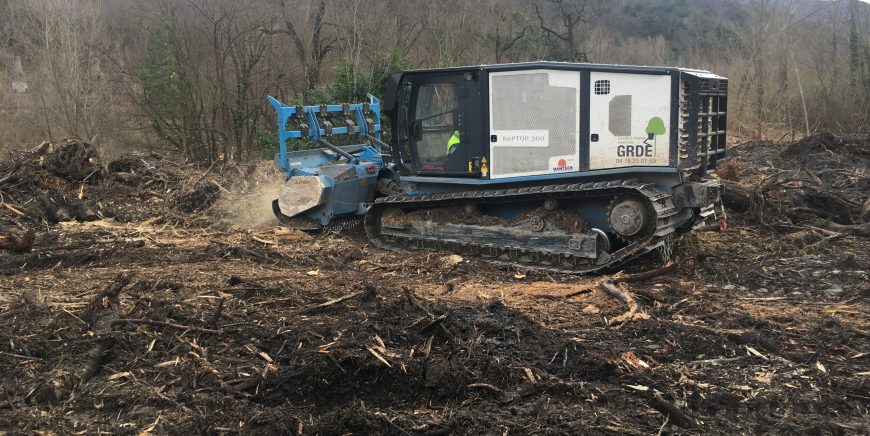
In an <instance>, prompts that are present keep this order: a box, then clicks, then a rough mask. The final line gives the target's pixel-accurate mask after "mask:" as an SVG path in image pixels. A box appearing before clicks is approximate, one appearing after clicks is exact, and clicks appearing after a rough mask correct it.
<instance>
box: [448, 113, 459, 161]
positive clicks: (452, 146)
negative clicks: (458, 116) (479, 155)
mask: <svg viewBox="0 0 870 436" xmlns="http://www.w3.org/2000/svg"><path fill="white" fill-rule="evenodd" d="M447 130H448V131H450V130H453V114H452V113H450V114H448V117H447ZM459 142H460V141H459V130H453V134H451V135H450V139H448V140H447V154H451V153H453V152H454V151H456V149H457V148H459Z"/></svg>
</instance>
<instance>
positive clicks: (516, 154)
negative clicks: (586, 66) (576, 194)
mask: <svg viewBox="0 0 870 436" xmlns="http://www.w3.org/2000/svg"><path fill="white" fill-rule="evenodd" d="M579 87H580V73H579V72H577V71H557V70H530V71H511V72H499V73H492V74H490V88H489V89H490V133H491V135H492V136H491V140H493V141H492V142H491V144H490V146H491V148H490V150H491V157H492V163H491V177H492V178H500V177H513V176H521V175H533V174H550V173H555V172H565V171H577V170H578V163H577V161H578V158H579V141H578V134H579V113H578V106H579Z"/></svg>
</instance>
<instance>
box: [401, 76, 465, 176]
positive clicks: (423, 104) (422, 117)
mask: <svg viewBox="0 0 870 436" xmlns="http://www.w3.org/2000/svg"><path fill="white" fill-rule="evenodd" d="M414 112H415V113H414V118H415V121H414V125H413V126H412V129H413V130H414V132H413V133H412V136H413V137H414V138H415V139H416V141H415V142H416V149H417V150H416V151H417V158H418V160H419V161H418V168H419V169H421V170H423V171H445V170H448V171H449V170H450V168H449V167H450V166H451V165H450V164H449V159H448V158H449V155H450V154H451V152H452V151H453V152H455V150H456V148H457V147H456V146H457V143H458V138H459V137H460V131H461V130H462V126H461V124H462V123H461V121H462V120H461V112H460V102H459V95H458V92H457V89H456V85H455V84H454V83H431V84H423V85H420V86H419V88H418V89H417V99H416V105H415V111H414ZM452 138H453V139H452Z"/></svg>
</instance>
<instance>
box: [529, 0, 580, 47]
mask: <svg viewBox="0 0 870 436" xmlns="http://www.w3.org/2000/svg"><path fill="white" fill-rule="evenodd" d="M549 3H550V5H551V7H552V8H554V9H555V18H554V20H555V21H556V22H557V25H558V26H559V27H561V28H562V29H561V30H555V29H553V28H552V27H551V26H550V25H549V24H547V23H548V21H549V20H545V19H544V13H543V12H542V11H541V8H540V7H539V6H538V4H537V3H535V14H536V15H537V16H538V22H539V26H540V27H541V30H543V31H544V32H545V35H546V39H547V42H548V45H549V46H550V48H551V51H552V52H553V53H558V52H559V51H561V50H559V47H560V45H563V44H564V45H565V46H567V49H568V55H569V59H568V60H572V61H574V62H589V53H588V52H587V50H586V49H585V48H584V47H583V40H582V38H581V35H580V33H581V31H582V26H581V25H585V24H587V23H588V20H589V15H590V8H589V4H590V2H589V0H578V1H565V0H549Z"/></svg>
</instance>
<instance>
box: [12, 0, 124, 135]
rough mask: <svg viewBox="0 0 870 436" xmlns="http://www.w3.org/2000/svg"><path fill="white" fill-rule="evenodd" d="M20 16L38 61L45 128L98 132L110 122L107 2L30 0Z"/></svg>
mask: <svg viewBox="0 0 870 436" xmlns="http://www.w3.org/2000/svg"><path fill="white" fill-rule="evenodd" d="M16 19H17V20H18V21H19V22H20V23H21V25H20V26H19V27H18V29H19V30H20V32H21V38H22V40H23V42H24V48H25V55H26V56H27V57H28V59H29V60H30V62H31V64H32V65H33V66H34V74H35V77H34V79H35V80H33V85H32V89H33V91H34V93H35V95H36V96H37V98H38V100H39V103H40V106H41V110H42V113H43V118H44V120H45V129H46V133H48V134H49V136H51V133H53V132H51V127H52V126H57V127H60V128H61V130H62V133H64V134H67V135H73V136H79V137H84V138H87V139H91V138H97V137H98V135H99V134H100V133H103V132H105V131H106V130H107V129H108V128H109V126H110V125H111V124H110V123H106V122H105V121H106V119H105V115H106V112H107V99H108V97H109V96H110V94H111V92H110V90H109V82H108V80H107V77H106V75H105V73H104V71H103V67H102V60H103V58H104V55H105V51H106V41H107V29H106V23H105V21H104V16H103V6H102V2H100V1H96V0H82V1H76V0H44V1H38V2H25V3H23V5H22V7H21V8H20V9H19V10H18V11H17V17H16Z"/></svg>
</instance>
